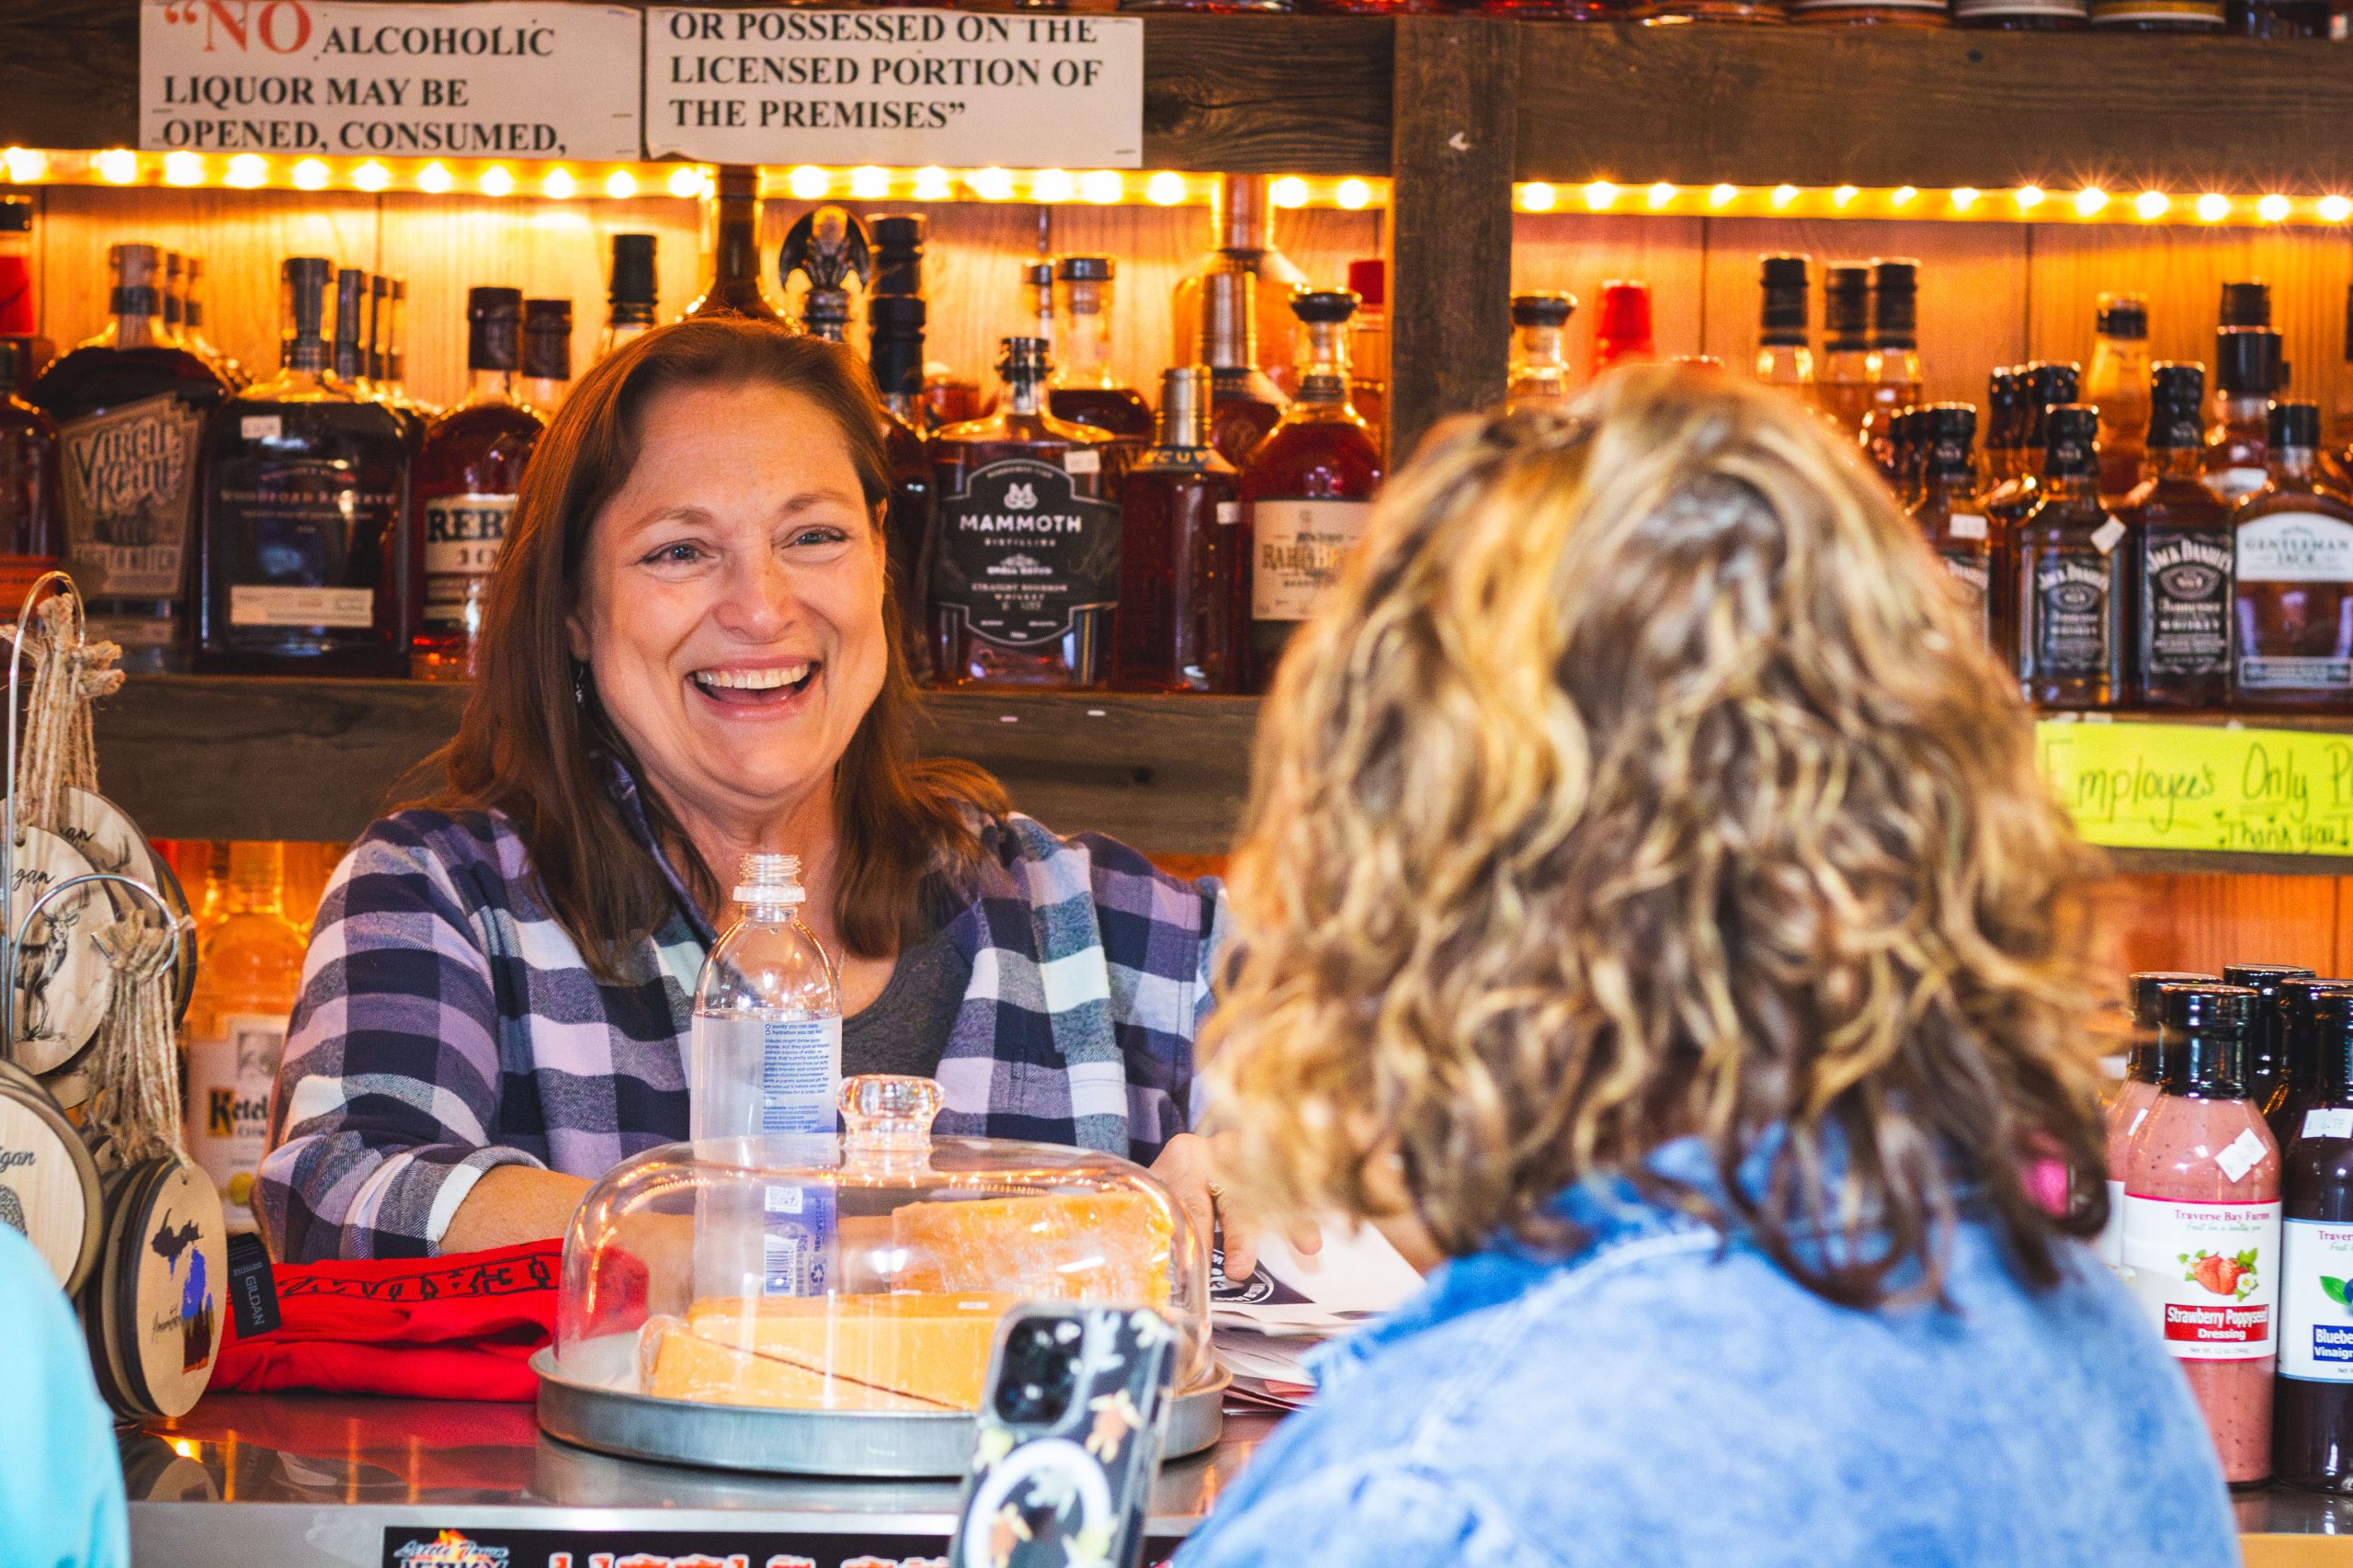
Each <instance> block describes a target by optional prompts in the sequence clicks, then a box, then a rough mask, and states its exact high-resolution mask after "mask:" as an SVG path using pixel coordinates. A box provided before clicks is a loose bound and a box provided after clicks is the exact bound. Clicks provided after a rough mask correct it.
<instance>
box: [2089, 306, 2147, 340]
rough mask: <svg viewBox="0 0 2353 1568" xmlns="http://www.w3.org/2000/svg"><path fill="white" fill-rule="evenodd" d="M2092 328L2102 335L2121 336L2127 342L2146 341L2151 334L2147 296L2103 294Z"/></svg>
mask: <svg viewBox="0 0 2353 1568" xmlns="http://www.w3.org/2000/svg"><path fill="white" fill-rule="evenodd" d="M2092 329H2093V330H2094V331H2095V332H2097V333H2098V334H2099V335H2101V336H2102V337H2114V338H2120V339H2122V340H2123V341H2125V342H2127V343H2139V342H2143V341H2145V340H2146V339H2147V337H2148V335H2149V301H2148V298H2147V296H2145V295H2142V294H2102V295H2101V296H2100V297H2099V310H2098V312H2097V314H2096V315H2095V316H2094V317H2093V327H2092Z"/></svg>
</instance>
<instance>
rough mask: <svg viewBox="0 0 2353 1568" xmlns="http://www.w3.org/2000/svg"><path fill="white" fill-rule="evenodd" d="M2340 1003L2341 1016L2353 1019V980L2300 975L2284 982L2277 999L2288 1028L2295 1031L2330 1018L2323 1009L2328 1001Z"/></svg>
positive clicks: (2280, 986)
mask: <svg viewBox="0 0 2353 1568" xmlns="http://www.w3.org/2000/svg"><path fill="white" fill-rule="evenodd" d="M2330 996H2335V997H2337V998H2338V999H2339V1000H2338V1005H2337V1006H2338V1016H2342V1017H2347V1018H2353V980H2325V979H2321V978H2319V977H2317V976H2313V975H2299V976H2297V977H2296V978H2295V979H2293V980H2283V981H2281V982H2280V983H2279V988H2278V996H2277V998H2276V1000H2277V1003H2278V1006H2279V1011H2280V1013H2281V1014H2282V1015H2283V1016H2285V1017H2286V1018H2287V1020H2288V1027H2289V1028H2297V1027H2298V1026H2300V1025H2303V1024H2309V1023H2311V1022H2313V1020H2315V1019H2318V1018H2321V1017H2327V1016H2330V1015H2329V1014H2328V1013H2327V1012H2326V1011H2325V1009H2324V1006H2323V1000H2324V998H2326V997H2330Z"/></svg>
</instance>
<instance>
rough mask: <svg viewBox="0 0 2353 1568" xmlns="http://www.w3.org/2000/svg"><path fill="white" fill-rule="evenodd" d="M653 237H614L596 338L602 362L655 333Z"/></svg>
mask: <svg viewBox="0 0 2353 1568" xmlns="http://www.w3.org/2000/svg"><path fill="white" fill-rule="evenodd" d="M659 240H660V236H659V235H655V234H615V235H614V236H613V259H612V267H611V270H610V271H609V272H608V274H607V280H606V284H605V330H604V331H603V332H601V333H599V334H598V335H597V358H599V359H602V358H604V357H605V356H606V355H608V354H610V353H611V352H612V351H613V350H614V349H616V348H619V347H620V346H621V345H622V344H624V343H627V342H630V341H631V339H633V338H639V337H643V336H644V335H646V334H647V333H649V332H652V331H653V330H654V307H655V305H656V304H657V303H658V302H659V290H658V288H657V285H656V283H655V278H654V247H655V245H656V244H658V243H659Z"/></svg>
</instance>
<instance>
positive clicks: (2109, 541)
mask: <svg viewBox="0 0 2353 1568" xmlns="http://www.w3.org/2000/svg"><path fill="white" fill-rule="evenodd" d="M2123 537H2124V524H2123V522H2122V520H2121V519H2120V518H2116V517H2110V518H2109V519H2108V521H2106V522H2104V523H2102V524H2100V526H2099V527H2097V528H2094V529H2093V530H2092V548H2094V549H2095V550H2097V551H2099V552H2100V553H2101V554H2102V555H2106V554H2107V553H2108V552H2109V551H2111V550H2114V549H2115V548H2116V541H2117V540H2120V539H2122V538H2123ZM2231 1179H2232V1180H2234V1181H2235V1180H2237V1179H2238V1178H2237V1177H2235V1176H2234V1177H2232V1178H2231Z"/></svg>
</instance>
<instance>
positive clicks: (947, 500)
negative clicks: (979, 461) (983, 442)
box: [931, 457, 1120, 648]
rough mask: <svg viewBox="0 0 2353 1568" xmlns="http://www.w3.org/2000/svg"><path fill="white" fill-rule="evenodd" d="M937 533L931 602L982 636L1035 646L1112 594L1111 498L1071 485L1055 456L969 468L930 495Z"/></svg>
mask: <svg viewBox="0 0 2353 1568" xmlns="http://www.w3.org/2000/svg"><path fill="white" fill-rule="evenodd" d="M1088 483H1089V485H1090V487H1091V486H1092V484H1093V483H1094V481H1093V480H1092V479H1090V480H1089V481H1088ZM937 537H938V549H937V550H936V551H934V552H933V554H932V574H931V597H932V603H933V605H934V606H935V607H950V608H955V609H957V610H959V611H961V613H962V615H963V618H964V620H965V623H966V624H967V625H969V626H970V627H971V628H972V630H973V631H974V632H976V633H977V634H979V635H980V636H982V637H984V638H986V639H987V640H988V641H990V642H1000V643H1004V644H1006V645H1008V646H1011V647H1017V648H1034V647H1040V646H1042V645H1044V644H1046V643H1050V642H1055V641H1056V640H1058V639H1059V638H1061V637H1062V636H1063V635H1064V634H1065V633H1067V632H1069V631H1073V630H1074V628H1075V627H1076V626H1077V624H1078V618H1079V617H1080V616H1081V615H1082V614H1083V613H1085V612H1086V611H1088V610H1102V611H1106V612H1108V610H1109V609H1110V608H1111V607H1112V605H1113V604H1114V603H1116V602H1117V601H1118V599H1119V596H1120V508H1119V506H1118V505H1117V504H1116V503H1114V502H1110V501H1099V500H1097V499H1095V498H1094V497H1093V496H1090V495H1085V494H1080V492H1079V488H1078V486H1076V485H1074V483H1072V477H1071V473H1070V472H1069V471H1068V470H1067V469H1066V468H1065V467H1064V466H1063V460H1062V459H1061V458H1059V457H1057V458H1052V459H1045V460H1041V459H1038V458H1007V459H1006V460H1002V461H999V462H993V463H987V464H984V465H983V466H982V467H980V468H978V469H975V470H973V471H972V477H971V478H970V479H969V480H968V481H967V482H966V483H965V487H964V489H963V490H962V491H961V492H960V493H959V494H954V495H949V496H946V497H944V498H943V499H942V500H941V501H940V503H939V522H938V536H937Z"/></svg>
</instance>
